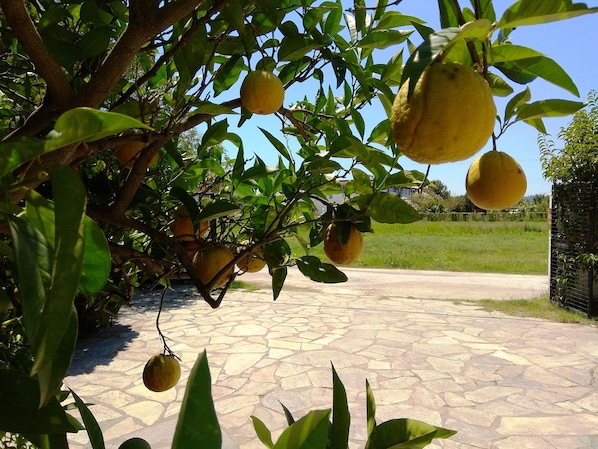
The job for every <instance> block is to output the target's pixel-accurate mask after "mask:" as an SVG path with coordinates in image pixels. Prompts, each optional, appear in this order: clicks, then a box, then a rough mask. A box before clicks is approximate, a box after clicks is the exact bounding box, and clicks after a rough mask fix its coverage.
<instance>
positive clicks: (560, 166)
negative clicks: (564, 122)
mask: <svg viewBox="0 0 598 449" xmlns="http://www.w3.org/2000/svg"><path fill="white" fill-rule="evenodd" d="M557 137H558V138H559V140H561V141H562V142H563V147H562V148H557V147H556V144H555V143H554V141H552V140H551V139H550V138H549V136H547V135H546V134H540V135H538V145H539V147H540V158H541V161H542V170H543V173H544V177H545V178H546V179H548V180H550V181H552V182H554V183H569V182H595V181H596V180H597V179H598V92H596V91H591V92H590V93H589V95H588V102H587V106H585V107H584V108H583V109H581V110H580V111H577V112H576V113H575V115H574V116H573V120H572V121H571V123H570V124H569V125H568V126H567V127H566V128H562V129H561V131H560V132H559V134H558V136H557Z"/></svg>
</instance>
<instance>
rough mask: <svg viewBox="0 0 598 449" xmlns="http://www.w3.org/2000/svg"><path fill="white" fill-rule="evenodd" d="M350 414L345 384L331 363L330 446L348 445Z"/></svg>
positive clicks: (341, 448)
mask: <svg viewBox="0 0 598 449" xmlns="http://www.w3.org/2000/svg"><path fill="white" fill-rule="evenodd" d="M350 425H351V414H350V413H349V403H348V401H347V392H346V390H345V386H344V385H343V382H342V381H341V379H340V377H338V374H337V372H336V370H335V369H334V365H332V425H331V428H330V447H331V448H339V449H344V448H347V447H348V446H349V427H350Z"/></svg>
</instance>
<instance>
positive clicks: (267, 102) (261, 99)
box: [241, 70, 284, 114]
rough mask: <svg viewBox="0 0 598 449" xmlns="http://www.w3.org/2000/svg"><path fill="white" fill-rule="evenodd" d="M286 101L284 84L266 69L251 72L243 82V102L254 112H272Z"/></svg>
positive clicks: (246, 107)
mask: <svg viewBox="0 0 598 449" xmlns="http://www.w3.org/2000/svg"><path fill="white" fill-rule="evenodd" d="M283 101H284V86H283V85H282V81H280V78H278V77H277V76H276V75H274V74H273V73H271V72H268V71H266V70H255V71H253V72H249V74H247V76H246V77H245V79H244V80H243V83H242V84H241V104H242V105H243V106H244V107H245V109H247V110H248V111H251V112H253V113H254V114H272V113H274V112H276V111H278V110H279V109H280V108H281V106H282V102H283Z"/></svg>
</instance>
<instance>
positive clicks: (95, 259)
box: [25, 190, 112, 295]
mask: <svg viewBox="0 0 598 449" xmlns="http://www.w3.org/2000/svg"><path fill="white" fill-rule="evenodd" d="M25 198H26V200H27V203H26V214H27V220H28V221H29V223H31V224H32V225H33V226H35V227H36V228H37V229H38V230H39V231H40V232H41V233H42V234H43V235H44V237H45V238H46V240H47V242H48V244H49V245H50V246H51V247H52V248H53V247H54V237H55V236H54V234H55V224H54V215H55V213H54V203H51V202H49V201H48V200H47V199H46V198H44V197H43V196H42V195H40V194H39V193H37V192H36V191H34V190H29V191H27V193H26V194H25ZM84 253H85V254H84V258H83V272H82V275H81V279H80V282H79V289H80V290H81V293H83V294H85V295H93V294H95V293H97V292H98V291H100V289H101V288H102V287H103V286H104V285H105V284H106V280H107V279H108V275H109V273H110V268H111V267H112V258H111V256H110V248H109V246H108V241H107V240H106V237H105V235H104V233H103V232H102V230H101V229H100V227H99V226H98V224H97V223H96V222H95V221H93V220H92V219H91V218H89V217H85V247H84Z"/></svg>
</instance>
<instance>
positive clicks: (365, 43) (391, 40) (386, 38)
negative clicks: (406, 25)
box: [357, 30, 413, 49]
mask: <svg viewBox="0 0 598 449" xmlns="http://www.w3.org/2000/svg"><path fill="white" fill-rule="evenodd" d="M412 33H413V31H412V30H375V31H371V32H369V33H368V34H367V35H366V36H365V37H364V38H363V39H361V40H360V41H359V42H358V43H357V46H358V47H361V48H367V49H381V48H387V47H391V46H394V45H399V44H401V43H403V42H405V41H406V40H407V39H408V38H409V36H411V34H412Z"/></svg>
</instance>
